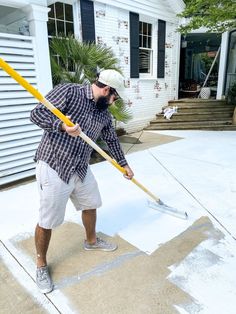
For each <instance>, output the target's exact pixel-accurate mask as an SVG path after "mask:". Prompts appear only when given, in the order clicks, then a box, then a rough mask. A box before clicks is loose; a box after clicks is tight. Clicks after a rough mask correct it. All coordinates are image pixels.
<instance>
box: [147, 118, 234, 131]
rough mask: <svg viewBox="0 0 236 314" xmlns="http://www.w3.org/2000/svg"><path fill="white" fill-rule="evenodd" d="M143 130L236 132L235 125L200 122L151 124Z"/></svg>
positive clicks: (228, 122)
mask: <svg viewBox="0 0 236 314" xmlns="http://www.w3.org/2000/svg"><path fill="white" fill-rule="evenodd" d="M145 130H236V125H232V123H231V120H228V121H201V122H197V121H196V122H176V123H168V122H167V123H152V124H150V125H149V126H148V127H147V128H145Z"/></svg>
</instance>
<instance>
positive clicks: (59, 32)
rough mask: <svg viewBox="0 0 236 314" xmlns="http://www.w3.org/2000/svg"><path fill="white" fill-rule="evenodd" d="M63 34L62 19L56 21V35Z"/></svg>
mask: <svg viewBox="0 0 236 314" xmlns="http://www.w3.org/2000/svg"><path fill="white" fill-rule="evenodd" d="M60 35H65V25H64V22H62V21H57V36H60Z"/></svg>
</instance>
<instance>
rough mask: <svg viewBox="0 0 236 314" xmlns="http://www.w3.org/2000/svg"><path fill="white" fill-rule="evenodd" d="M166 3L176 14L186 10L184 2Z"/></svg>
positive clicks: (171, 1) (171, 0) (170, 1)
mask: <svg viewBox="0 0 236 314" xmlns="http://www.w3.org/2000/svg"><path fill="white" fill-rule="evenodd" d="M166 2H167V3H168V4H169V6H170V7H171V8H172V9H173V11H174V12H175V13H176V14H178V13H181V12H182V11H183V10H184V8H185V3H184V1H183V0H166Z"/></svg>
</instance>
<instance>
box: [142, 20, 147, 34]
mask: <svg viewBox="0 0 236 314" xmlns="http://www.w3.org/2000/svg"><path fill="white" fill-rule="evenodd" d="M147 33H148V24H147V23H143V34H144V35H147Z"/></svg>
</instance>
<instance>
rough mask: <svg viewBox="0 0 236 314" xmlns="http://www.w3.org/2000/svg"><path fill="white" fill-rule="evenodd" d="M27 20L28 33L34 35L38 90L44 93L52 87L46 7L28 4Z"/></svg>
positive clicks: (25, 9)
mask: <svg viewBox="0 0 236 314" xmlns="http://www.w3.org/2000/svg"><path fill="white" fill-rule="evenodd" d="M24 11H25V12H26V14H27V20H28V22H29V30H30V35H32V36H34V37H35V53H36V54H35V59H36V66H37V75H38V90H39V91H40V92H41V93H42V94H43V95H45V94H46V93H47V92H48V91H49V90H51V89H52V75H51V65H50V55H49V45H48V30H47V21H48V12H49V11H50V9H49V8H47V7H42V6H39V5H34V4H31V5H28V6H27V7H25V8H24Z"/></svg>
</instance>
